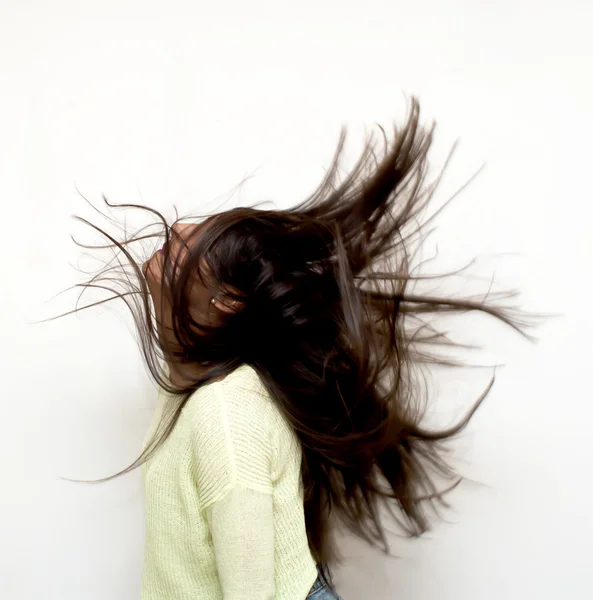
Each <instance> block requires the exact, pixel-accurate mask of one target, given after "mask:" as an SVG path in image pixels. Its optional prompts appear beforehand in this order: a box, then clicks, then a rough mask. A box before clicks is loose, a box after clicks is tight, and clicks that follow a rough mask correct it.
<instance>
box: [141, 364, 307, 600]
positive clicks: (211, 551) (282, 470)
mask: <svg viewBox="0 0 593 600" xmlns="http://www.w3.org/2000/svg"><path fill="white" fill-rule="evenodd" d="M175 402H176V399H175V397H172V396H169V395H166V394H164V393H162V392H161V394H160V395H159V405H158V407H157V414H156V415H155V420H154V425H153V427H152V429H153V431H152V432H151V434H152V433H154V429H155V427H156V426H157V425H158V423H159V422H160V420H161V417H162V416H163V412H164V411H167V409H169V408H171V409H172V408H173V406H174V403H175ZM165 417H166V414H165ZM300 469H301V450H300V445H299V443H298V439H297V438H296V435H295V434H294V432H293V431H292V429H291V428H290V426H289V425H288V423H286V421H285V419H284V418H283V416H282V414H281V413H280V410H279V409H278V407H277V405H276V404H275V403H274V402H273V401H272V399H271V397H270V395H269V394H268V392H267V391H266V389H265V388H264V386H263V385H262V383H261V381H260V378H259V376H258V375H257V373H256V372H255V370H254V369H252V368H251V367H249V366H247V365H244V366H242V367H239V368H238V369H236V370H235V371H234V372H232V373H231V374H230V375H228V376H227V377H226V378H225V379H223V380H221V381H217V382H213V383H210V384H208V385H205V386H203V387H202V388H200V389H199V390H198V391H197V392H195V393H194V394H193V396H192V397H191V398H190V400H189V401H188V402H187V403H186V404H185V406H184V408H183V410H182V412H181V415H180V417H179V420H178V422H177V424H176V425H175V427H174V429H173V431H172V432H171V434H170V436H169V437H168V438H167V440H166V442H165V443H164V444H163V445H162V446H161V447H160V448H159V449H158V450H157V451H156V452H155V454H154V455H153V457H152V458H151V459H150V460H149V461H148V462H147V463H146V464H145V466H144V484H145V494H146V518H147V526H146V529H147V530H146V538H147V541H146V556H145V569H144V580H143V598H144V600H157V599H158V600H168V599H171V600H173V599H175V600H177V599H179V600H182V599H186V598H187V599H190V598H192V599H194V598H200V599H204V600H209V599H210V598H212V599H214V598H222V593H221V584H222V586H223V587H224V589H225V593H228V592H227V591H230V592H231V595H229V596H228V597H229V598H233V597H241V598H244V599H248V598H258V599H259V600H261V598H279V599H287V600H288V599H290V600H292V599H301V600H303V599H304V598H305V597H306V596H307V594H308V592H309V590H310V589H311V587H312V586H313V584H314V582H315V580H316V578H317V568H316V565H315V561H314V560H313V557H312V555H311V552H310V550H309V546H308V541H307V533H306V528H305V516H304V509H303V497H302V486H301V478H300ZM211 530H212V531H215V532H216V534H215V535H214V536H211V535H210V533H209V532H210V531H211ZM270 562H271V565H270V564H268V563H270ZM272 565H273V568H270V566H272ZM262 573H268V576H267V578H266V576H265V575H264V576H263V577H262ZM219 579H220V581H219ZM262 581H263V582H264V583H263V584H262ZM225 597H226V596H225Z"/></svg>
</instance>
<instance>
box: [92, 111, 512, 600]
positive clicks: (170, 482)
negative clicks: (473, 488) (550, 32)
mask: <svg viewBox="0 0 593 600" xmlns="http://www.w3.org/2000/svg"><path fill="white" fill-rule="evenodd" d="M431 138H432V128H431V129H423V128H421V127H420V125H419V108H418V104H417V102H416V101H415V100H414V101H413V102H412V105H411V111H410V114H409V118H408V120H407V122H406V124H405V126H404V127H403V128H401V129H396V130H395V136H394V139H393V140H392V141H388V139H387V137H385V146H384V148H383V151H382V152H381V153H377V151H376V150H375V148H374V146H373V144H372V142H369V143H368V144H367V146H366V148H365V150H364V152H363V154H362V156H361V158H360V160H359V161H358V163H357V164H356V166H355V167H354V169H353V170H352V172H351V173H350V174H349V175H348V176H347V177H346V178H345V180H344V181H343V182H342V183H339V184H338V183H337V182H336V179H337V172H338V167H339V157H340V154H341V150H342V147H343V141H344V136H342V139H341V141H340V145H339V147H338V152H337V154H336V156H335V159H334V161H333V164H332V167H331V168H330V170H329V172H328V174H327V176H326V178H325V180H324V181H323V182H322V184H321V185H320V187H319V188H318V190H317V191H316V192H315V193H314V194H313V195H312V196H311V197H310V198H309V199H308V200H306V201H305V202H304V203H302V204H300V205H299V206H297V207H296V208H293V209H291V210H256V209H254V208H238V209H234V210H229V211H227V212H223V213H220V214H215V215H213V216H211V217H209V218H207V219H205V220H203V221H202V222H200V223H198V224H189V223H184V224H182V223H175V224H173V226H172V227H170V228H169V227H168V226H167V224H166V221H165V220H164V218H163V217H162V216H161V215H159V214H158V213H154V211H151V212H153V213H154V214H157V215H158V217H159V219H160V220H161V222H162V224H163V225H164V237H165V243H164V246H163V248H162V249H161V250H159V251H158V252H156V253H155V254H154V255H153V256H152V257H151V258H150V259H149V260H148V261H147V262H145V263H144V264H143V266H142V267H140V265H139V264H138V263H137V262H135V261H134V259H133V257H132V255H131V253H130V250H129V246H130V244H131V243H132V242H133V241H140V240H142V239H145V238H146V235H140V234H138V235H137V236H135V237H133V238H131V239H127V240H125V241H124V242H120V241H117V240H116V239H115V238H113V237H111V236H108V237H109V239H110V241H111V243H112V245H113V247H117V248H118V249H119V250H120V251H121V252H122V253H123V254H124V256H125V258H126V259H127V260H128V261H129V264H130V265H132V268H133V272H131V273H130V271H129V270H127V271H125V277H124V278H122V281H123V283H124V291H121V288H117V289H116V288H114V287H113V282H114V277H113V274H112V273H111V272H109V273H107V272H105V271H104V272H103V273H101V274H100V275H99V276H97V277H95V278H93V280H91V282H89V283H88V284H86V285H87V286H88V287H102V288H106V289H110V290H112V291H113V292H114V293H115V296H114V297H119V298H122V299H124V300H125V301H126V302H127V304H128V306H129V307H130V309H131V310H132V313H133V314H134V316H135V318H136V324H137V327H138V331H139V333H140V339H141V343H142V349H143V352H144V356H145V358H146V361H147V364H148V366H149V368H150V371H151V373H152V375H153V377H154V378H155V380H156V381H157V382H158V384H159V386H160V389H161V393H160V395H159V404H158V409H157V413H156V416H155V420H154V424H153V426H152V429H151V431H150V435H149V436H148V439H147V443H146V446H145V448H144V451H143V453H142V455H141V456H140V458H139V459H138V460H137V461H136V462H135V463H134V464H133V465H131V466H130V467H128V468H127V469H125V470H124V471H122V473H123V472H128V471H130V470H131V469H133V468H135V467H136V466H139V465H141V464H142V465H143V473H144V483H145V490H146V515H147V516H146V519H147V521H146V533H147V542H146V556H145V568H144V577H143V592H142V597H143V599H144V600H190V599H192V600H195V599H196V598H199V599H200V600H210V599H218V598H224V599H226V600H233V599H239V598H241V599H243V600H246V599H250V598H254V599H255V598H257V599H258V600H261V599H262V598H265V599H271V598H279V599H282V600H305V598H315V599H317V600H322V599H324V598H330V597H331V598H339V596H338V595H337V592H336V590H335V588H334V585H333V583H332V580H331V577H330V576H329V571H328V569H327V564H328V563H329V562H330V561H331V560H333V559H335V558H336V552H335V548H334V544H333V541H332V536H331V532H332V526H331V525H330V523H332V522H333V520H334V519H335V522H336V523H341V524H343V525H346V526H347V527H348V528H349V529H350V530H351V531H353V532H355V533H357V534H358V535H360V536H362V537H364V538H365V539H367V540H368V541H369V542H370V543H372V544H376V545H379V546H381V547H383V548H384V549H385V550H387V542H386V539H385V534H384V528H383V525H382V523H381V520H380V518H379V512H378V510H379V508H380V506H381V505H382V504H385V505H386V506H387V507H388V508H390V509H392V513H391V514H392V515H393V516H394V517H395V518H397V520H398V521H399V523H400V525H402V526H403V528H404V529H405V530H406V532H407V533H409V534H410V535H419V534H420V533H422V532H423V531H425V530H426V528H427V525H428V524H427V521H426V518H425V515H424V510H423V507H424V505H425V504H426V503H431V502H434V501H437V500H439V499H441V496H442V493H443V491H442V490H441V489H440V488H437V486H436V484H435V483H434V482H433V476H434V477H442V476H443V475H444V476H447V477H453V474H452V472H451V471H450V469H449V468H448V466H447V465H446V463H445V462H444V460H443V458H442V456H441V453H440V445H441V442H442V441H444V440H446V439H447V438H450V437H451V436H453V435H454V434H456V433H457V432H459V431H460V430H461V429H462V428H463V427H464V426H465V425H466V423H467V421H468V419H469V418H470V416H471V413H470V415H469V416H467V417H465V418H464V419H463V420H462V421H461V422H460V423H459V425H457V426H456V427H453V428H451V429H448V430H446V431H429V430H427V429H424V428H423V427H422V425H421V423H420V421H421V413H422V411H421V407H420V406H419V405H418V397H419V393H418V392H419V390H420V391H421V385H420V383H421V382H419V381H417V379H416V378H415V376H414V374H415V366H416V365H419V364H421V363H423V362H425V361H435V360H439V359H438V358H435V352H434V350H435V349H436V348H438V347H439V346H445V345H447V344H449V341H448V340H447V338H446V337H445V335H444V334H443V333H441V332H439V331H438V330H437V329H435V327H434V325H433V324H430V323H429V322H428V321H427V320H426V319H425V317H426V316H427V315H429V316H430V315H431V314H432V315H435V314H439V313H443V312H451V311H453V312H460V313H461V312H466V311H468V310H469V311H484V312H486V313H488V314H490V315H493V316H495V317H496V318H498V319H500V320H502V321H504V322H506V323H507V324H509V325H511V326H513V327H515V328H516V329H519V328H520V325H519V324H518V323H517V322H516V321H515V320H514V319H513V318H512V317H511V316H510V315H509V312H508V311H507V310H505V309H503V308H501V307H492V306H489V305H487V304H484V303H481V302H472V301H471V300H467V299H466V300H464V299H448V298H444V297H436V296H434V295H433V296H423V295H422V294H420V293H418V291H417V290H416V287H415V286H416V284H417V282H418V281H417V280H418V279H420V278H419V277H415V276H413V275H412V274H411V270H410V265H409V262H410V259H411V251H412V249H413V248H414V247H417V246H418V243H419V242H420V241H421V240H422V237H421V235H420V234H421V229H420V227H419V223H418V217H419V214H420V212H421V210H422V209H424V208H425V206H426V203H427V202H428V200H429V199H430V196H431V193H432V191H433V189H434V185H424V178H425V173H426V166H427V163H426V158H427V152H428V150H429V146H430V142H431ZM108 204H109V203H108ZM109 206H112V205H109ZM126 206H127V207H128V208H129V206H130V205H126ZM137 208H144V207H137ZM144 210H149V209H145V208H144ZM100 231H101V230H100ZM105 235H107V234H105ZM134 276H137V277H136V280H137V281H135V280H134ZM150 301H152V305H151V302H150ZM95 304H96V303H95ZM446 362H447V361H446V359H445V358H443V359H441V364H444V363H446ZM484 395H485V394H484ZM480 401H481V399H480V400H478V403H477V404H479V402H480ZM477 404H476V406H477ZM472 412H473V411H472ZM454 484H455V479H453V480H452V485H454ZM449 488H450V486H449ZM330 519H331V520H330Z"/></svg>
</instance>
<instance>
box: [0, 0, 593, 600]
mask: <svg viewBox="0 0 593 600" xmlns="http://www.w3.org/2000/svg"><path fill="white" fill-rule="evenodd" d="M592 23H593V5H592V4H591V3H590V2H587V1H586V0H565V1H564V2H554V1H552V0H498V1H497V2H486V1H482V2H479V1H474V2H471V1H469V0H441V1H437V0H417V1H415V2H401V1H399V0H385V1H379V0H367V1H365V2H352V1H349V0H342V1H341V2H338V1H330V0H315V1H312V0H300V1H299V2H291V3H287V2H282V1H279V0H275V1H271V0H270V1H262V0H255V1H243V2H239V1H235V2H230V1H219V2H208V3H206V2H202V1H199V0H198V1H192V2H189V1H188V2H180V1H178V0H172V1H171V2H169V3H167V6H166V8H165V3H163V2H160V3H159V2H153V1H152V0H150V1H147V0H144V1H142V2H139V1H138V2H132V1H129V0H118V1H115V0H103V1H102V2H94V3H88V2H85V3H81V2H76V1H74V0H70V1H65V0H54V1H53V2H41V1H34V0H18V1H17V0H4V2H2V4H1V5H0V48H1V51H0V210H1V212H0V222H1V223H2V241H3V244H2V245H3V253H2V254H3V256H2V260H0V282H1V283H0V286H1V291H2V293H1V294H0V327H1V329H0V331H1V335H2V345H1V348H2V353H3V360H2V362H1V363H0V374H1V377H2V388H3V392H2V394H1V398H2V403H1V405H0V411H1V415H2V418H1V420H0V427H1V434H0V453H1V454H0V455H1V458H2V476H1V478H0V486H1V488H0V597H1V598H2V599H3V600H4V599H6V600H33V599H38V598H43V599H46V600H50V599H52V600H53V599H55V600H58V599H59V600H81V599H84V600H107V599H109V600H128V599H132V598H138V597H139V583H140V572H141V564H142V550H143V514H142V510H143V509H142V495H141V488H140V481H139V474H138V473H134V474H133V475H130V476H128V477H125V478H123V479H119V480H117V481H115V482H113V483H110V484H106V485H96V486H93V485H90V486H87V485H74V484H70V483H66V482H64V481H62V480H60V479H59V477H60V476H67V477H74V478H76V477H78V478H94V477H101V476H104V475H107V474H110V473H112V472H113V471H114V470H117V469H119V468H121V467H122V466H124V465H126V464H128V463H129V462H130V461H131V460H133V459H134V458H135V455H136V451H137V449H138V448H139V445H140V443H141V440H142V437H143V434H144V431H145V428H146V426H147V424H148V421H149V419H150V414H151V407H152V403H153V401H154V394H155V392H154V389H153V388H152V387H151V385H150V384H149V383H148V380H147V376H146V372H145V370H144V367H143V365H142V363H141V361H140V358H139V355H138V352H137V350H136V346H135V342H134V340H133V338H132V336H131V335H130V333H129V331H128V327H127V325H126V324H127V323H128V322H127V321H126V320H125V319H124V318H122V317H121V316H119V315H121V314H123V310H122V311H120V312H119V313H118V312H117V311H113V310H110V311H107V310H102V311H96V312H94V313H92V314H90V313H89V314H88V315H84V316H80V317H75V318H72V319H69V320H64V321H60V322H57V323H53V324H46V325H30V324H29V322H30V321H32V320H34V319H37V318H41V317H47V316H49V315H50V314H55V313H56V312H59V310H62V309H66V308H67V307H69V306H71V304H72V302H73V298H72V297H71V296H70V297H68V298H67V299H66V300H64V299H58V300H56V301H54V302H52V303H50V304H48V305H44V304H43V303H44V302H45V301H46V300H48V299H49V298H50V297H51V296H53V295H54V294H55V293H57V292H59V291H60V290H62V289H63V288H65V287H67V286H68V285H71V284H73V283H75V282H76V281H77V280H78V276H77V274H76V272H75V271H74V270H73V269H72V268H71V267H70V266H69V264H68V263H69V261H70V262H75V261H76V258H77V256H78V254H77V250H76V248H75V247H74V246H73V244H72V243H71V241H70V238H69V234H70V233H71V232H72V231H79V229H78V228H77V227H76V226H75V225H74V224H73V222H72V221H71V220H70V219H69V216H70V214H71V213H73V212H82V213H84V212H85V210H86V209H85V207H84V202H83V200H82V199H81V197H80V196H79V195H78V194H77V193H76V191H75V186H78V188H79V189H80V192H81V193H82V194H84V195H85V196H87V197H89V198H90V199H92V200H93V201H98V200H99V197H100V196H99V195H100V193H102V192H105V193H106V194H107V195H108V196H109V198H110V199H111V200H113V201H117V202H125V201H131V202H135V201H143V202H146V203H149V204H152V205H154V206H155V207H158V208H162V209H164V210H168V209H169V208H170V207H171V205H172V204H173V203H175V204H176V205H177V206H178V207H179V208H180V209H181V211H182V212H186V211H190V210H201V209H203V208H204V207H205V206H207V203H209V202H210V203H211V202H212V201H213V200H216V199H217V198H220V197H223V196H225V194H227V193H228V192H229V190H231V189H232V188H233V186H235V185H236V184H237V183H238V182H239V180H241V179H242V178H243V177H244V176H245V175H248V174H254V175H255V178H254V179H252V180H251V181H250V182H249V184H247V185H246V186H245V187H244V188H243V190H242V192H241V193H240V194H239V196H238V197H236V198H235V199H234V200H235V201H241V202H254V201H258V200H261V199H268V198H270V199H273V200H275V201H276V202H277V203H278V204H279V205H282V206H288V205H289V204H291V203H293V202H295V201H297V200H299V199H301V198H302V197H303V196H304V195H305V194H306V193H307V192H309V191H310V190H311V188H312V186H313V185H314V184H315V183H316V182H317V181H318V180H319V178H320V177H321V175H322V174H323V167H324V166H326V165H327V164H328V161H329V159H330V157H331V154H332V152H333V149H334V144H335V142H336V140H337V133H338V130H339V127H340V125H341V124H342V123H349V124H350V125H351V126H352V130H353V133H355V134H357V135H358V134H361V133H362V132H363V130H364V126H365V124H366V125H372V124H373V123H375V122H379V123H382V124H383V125H387V126H388V125H389V124H390V123H391V122H392V120H393V119H395V118H397V119H401V118H402V117H403V116H404V109H405V103H404V97H403V95H402V92H405V93H408V94H415V95H417V96H418V97H419V98H420V100H421V105H422V109H423V116H424V118H425V119H426V120H430V119H433V118H434V119H436V120H437V122H438V123H439V127H438V129H437V141H436V154H435V156H436V157H437V159H438V158H442V157H444V155H445V152H446V149H447V148H448V147H449V146H450V145H451V144H452V143H453V142H454V141H455V139H456V138H457V137H459V138H460V140H461V143H460V146H459V149H458V151H457V153H456V155H455V160H454V162H453V164H452V166H451V168H450V170H449V171H448V173H449V174H448V176H447V178H446V181H445V182H444V184H443V187H442V190H441V191H442V194H441V198H442V199H445V198H446V196H447V194H448V193H449V194H450V193H452V192H453V191H455V189H456V188H457V187H458V186H459V185H460V184H462V183H463V182H464V181H465V180H466V179H467V178H468V177H469V176H471V175H472V174H473V172H474V171H475V169H476V168H477V167H479V166H480V164H482V163H483V162H486V164H487V167H486V170H485V171H483V172H482V174H481V175H480V176H479V178H478V179H477V180H476V181H475V183H474V184H473V185H472V186H471V187H470V188H469V190H468V191H466V192H465V193H464V194H463V196H462V197H461V198H460V199H459V200H458V201H457V203H456V204H455V205H453V206H452V207H451V208H450V209H449V211H448V212H447V213H445V215H444V216H443V219H442V221H441V229H440V230H439V232H438V234H437V237H438V242H439V250H440V255H441V258H442V259H443V260H444V261H445V262H447V263H448V264H449V263H450V264H455V265H457V266H459V265H460V264H461V263H463V261H464V260H465V259H469V258H471V257H472V256H473V255H474V254H479V255H482V256H486V255H491V254H492V253H495V252H496V253H508V254H506V255H505V256H504V257H503V258H501V259H499V260H498V261H496V262H495V263H493V262H492V261H491V260H488V261H487V262H486V263H485V266H484V273H483V274H484V276H485V277H489V276H490V274H491V272H492V270H493V269H494V268H496V270H497V276H498V277H499V279H500V280H501V281H503V282H509V283H511V284H518V285H520V287H521V288H522V290H523V291H524V302H525V306H526V307H527V308H530V309H533V310H542V311H556V312H563V313H564V317H563V318H561V319H557V320H553V321H551V322H550V323H549V324H548V325H546V326H545V327H543V328H542V329H541V331H540V332H539V335H540V337H541V342H540V343H539V344H538V345H536V346H531V345H529V344H525V343H523V342H519V341H518V340H517V339H516V338H515V337H513V336H509V335H508V334H507V333H506V332H499V330H498V329H495V330H493V331H492V334H491V337H490V340H491V342H492V348H494V351H495V352H496V357H497V358H501V360H503V359H504V360H507V361H508V363H509V366H507V367H506V368H505V369H503V370H501V371H500V372H499V374H498V382H497V385H496V387H495V390H494V392H493V393H492V395H491V397H490V399H489V400H488V402H487V404H486V405H485V406H484V407H483V409H482V410H481V411H480V412H479V413H478V416H477V417H476V419H475V421H474V422H473V424H472V426H471V427H470V430H469V431H468V433H467V434H466V435H464V436H463V438H462V439H461V440H460V441H459V443H458V445H457V449H458V450H457V451H458V454H459V456H460V459H461V460H462V462H463V469H464V472H465V473H466V474H467V475H468V476H469V477H470V478H473V479H475V480H478V481H479V483H480V485H478V484H472V485H469V484H467V485H464V486H463V487H462V488H461V489H460V490H459V491H458V492H456V493H455V494H453V495H452V496H451V501H452V502H453V509H452V510H450V511H449V512H447V513H446V515H445V516H446V523H441V524H440V525H438V526H437V527H436V528H435V529H434V530H433V532H432V533H431V534H430V535H429V536H427V537H425V538H423V539H422V540H419V541H415V542H413V543H411V544H408V543H404V542H403V541H401V540H399V539H398V538H394V543H393V552H394V553H396V554H397V555H398V556H399V558H398V559H386V558H383V557H381V556H380V555H377V554H375V553H370V552H369V551H368V550H366V549H365V548H364V547H363V546H361V545H360V544H357V543H354V542H347V543H346V542H345V545H344V550H343V551H344V555H345V558H346V560H345V562H344V564H343V565H342V567H341V568H340V570H339V571H338V573H337V579H338V581H339V583H340V584H341V592H342V594H343V596H344V597H345V600H356V599H366V598H377V599H379V598H401V599H406V600H412V599H414V600H419V599H423V600H424V599H431V600H432V599H433V598H437V597H438V598H439V599H440V600H447V599H451V600H453V599H454V600H464V599H467V600H474V599H475V598H480V599H481V600H490V599H491V600H500V599H501V598H505V599H515V598H517V599H519V598H521V599H523V600H524V599H526V598H534V599H535V598H537V599H538V600H544V599H550V600H552V599H554V600H556V599H557V598H571V599H573V600H577V599H581V598H583V599H584V598H591V597H593V583H592V582H593V577H592V574H593V549H592V545H591V539H592V537H593V519H592V516H591V497H592V496H591V495H592V492H593V483H592V475H591V471H592V470H591V460H592V458H593V450H592V445H591V419H592V418H593V408H592V406H591V401H592V398H591V384H590V381H591V378H590V373H591V364H590V363H591V354H592V353H591V340H592V335H591V334H592V333H593V331H592V317H591V301H590V298H591V296H590V292H591V264H592V260H593V245H592V241H591V238H592V229H593V228H592V222H593V221H592V216H593V211H592V208H591V202H592V198H591V180H590V172H591V160H592V158H593V157H592V152H591V148H592V142H591V140H592V135H593V119H592V107H593V84H592V80H591V72H592V71H593V64H592V61H591V58H592V50H593V41H592V39H593V38H592V37H591V35H590V29H591V25H592ZM353 139H359V138H357V137H356V135H355V136H353ZM437 164H438V160H437ZM489 335H490V334H489ZM487 378H488V372H481V373H480V375H479V377H478V378H476V376H475V375H472V377H470V376H469V375H467V376H465V375H459V376H457V377H453V378H452V379H449V380H448V381H447V385H446V386H445V388H444V391H445V392H446V393H445V394H444V396H443V398H448V399H449V400H448V401H450V402H451V404H442V406H443V407H444V408H443V410H444V412H443V413H442V414H447V415H449V416H451V415H453V414H455V412H454V411H455V410H456V409H457V408H458V407H459V406H461V405H464V406H467V405H468V404H469V402H470V401H471V399H472V398H473V397H474V395H475V394H477V393H478V392H479V390H480V386H481V385H483V384H484V383H485V382H486V381H487ZM440 406H441V405H440ZM439 414H440V413H439Z"/></svg>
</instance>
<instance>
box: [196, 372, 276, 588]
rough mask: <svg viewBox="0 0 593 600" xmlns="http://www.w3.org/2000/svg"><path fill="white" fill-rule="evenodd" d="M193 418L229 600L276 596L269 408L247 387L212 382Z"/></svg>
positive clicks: (205, 499) (203, 495)
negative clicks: (194, 419)
mask: <svg viewBox="0 0 593 600" xmlns="http://www.w3.org/2000/svg"><path fill="white" fill-rule="evenodd" d="M203 400H204V401H203V402H201V405H200V409H199V411H198V412H197V413H196V416H195V418H196V419H197V420H196V421H195V422H194V449H193V451H194V463H195V465H196V485H197V488H198V495H199V498H200V504H201V508H202V510H203V511H204V514H205V517H206V519H207V521H208V524H209V527H210V533H211V536H212V543H213V547H214V555H215V558H216V565H217V569H218V577H219V581H220V585H221V589H222V592H223V598H224V599H225V600H238V599H239V598H240V599H241V600H250V599H251V598H253V599H255V598H257V599H259V600H261V599H262V598H264V599H268V598H270V599H272V598H273V597H274V519H273V496H272V480H271V459H272V457H271V452H272V448H271V443H270V438H271V432H270V427H269V423H270V419H269V414H268V407H267V406H266V403H265V401H264V399H263V398H262V397H261V395H258V394H257V393H256V392H255V391H253V390H249V389H241V388H240V387H237V386H234V385H229V384H226V382H221V383H220V384H218V383H217V384H213V385H212V386H211V391H209V394H208V396H207V397H206V398H203Z"/></svg>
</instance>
